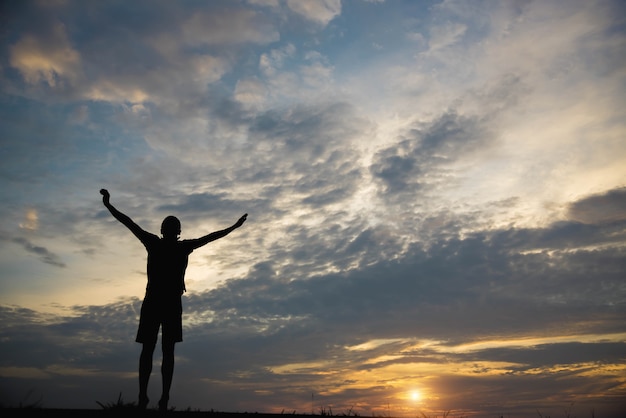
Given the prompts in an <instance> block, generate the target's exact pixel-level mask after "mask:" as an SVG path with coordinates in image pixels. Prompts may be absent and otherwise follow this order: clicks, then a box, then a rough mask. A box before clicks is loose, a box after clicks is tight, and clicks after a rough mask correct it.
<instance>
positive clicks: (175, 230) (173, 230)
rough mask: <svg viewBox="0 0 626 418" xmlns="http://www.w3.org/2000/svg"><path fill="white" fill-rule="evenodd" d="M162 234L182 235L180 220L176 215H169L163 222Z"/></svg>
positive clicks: (170, 235)
mask: <svg viewBox="0 0 626 418" xmlns="http://www.w3.org/2000/svg"><path fill="white" fill-rule="evenodd" d="M161 234H162V235H163V238H174V239H176V238H178V236H179V235H180V221H179V220H178V218H177V217H176V216H171V215H170V216H168V217H167V218H165V219H163V223H162V224H161Z"/></svg>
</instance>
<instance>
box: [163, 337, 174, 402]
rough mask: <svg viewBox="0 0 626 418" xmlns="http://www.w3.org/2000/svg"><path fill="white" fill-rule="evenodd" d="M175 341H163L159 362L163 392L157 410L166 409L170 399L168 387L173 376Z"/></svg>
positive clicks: (170, 385)
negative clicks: (161, 355)
mask: <svg viewBox="0 0 626 418" xmlns="http://www.w3.org/2000/svg"><path fill="white" fill-rule="evenodd" d="M175 344H176V343H175V342H167V343H166V342H163V343H162V346H161V348H162V349H163V362H162V363H161V376H162V378H163V393H162V394H161V400H160V401H159V410H161V411H167V403H168V402H169V400H170V388H171V387H172V377H173V376H174V346H175Z"/></svg>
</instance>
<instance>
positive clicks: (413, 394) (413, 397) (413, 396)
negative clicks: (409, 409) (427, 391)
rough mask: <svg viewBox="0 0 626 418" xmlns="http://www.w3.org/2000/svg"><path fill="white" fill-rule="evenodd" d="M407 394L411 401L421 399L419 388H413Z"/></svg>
mask: <svg viewBox="0 0 626 418" xmlns="http://www.w3.org/2000/svg"><path fill="white" fill-rule="evenodd" d="M409 395H410V397H411V400H412V401H413V402H419V401H421V400H422V393H421V392H420V391H419V390H413V391H411V393H410V394H409Z"/></svg>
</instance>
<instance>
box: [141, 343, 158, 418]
mask: <svg viewBox="0 0 626 418" xmlns="http://www.w3.org/2000/svg"><path fill="white" fill-rule="evenodd" d="M155 347H156V342H154V343H144V344H143V348H142V349H141V355H140V356H139V408H141V409H145V408H146V406H148V401H149V400H148V381H149V380H150V373H152V355H153V354H154V348H155Z"/></svg>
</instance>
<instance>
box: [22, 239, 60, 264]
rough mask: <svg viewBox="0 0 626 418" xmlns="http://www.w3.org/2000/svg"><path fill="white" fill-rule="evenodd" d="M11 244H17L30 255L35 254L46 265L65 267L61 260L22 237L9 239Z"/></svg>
mask: <svg viewBox="0 0 626 418" xmlns="http://www.w3.org/2000/svg"><path fill="white" fill-rule="evenodd" d="M11 241H12V242H14V243H16V244H19V245H20V246H21V247H22V248H24V249H25V250H26V251H28V252H29V253H31V254H35V255H37V256H39V259H40V260H41V261H43V262H44V263H46V264H50V265H51V266H55V267H66V264H65V263H64V262H63V261H62V260H61V258H60V257H59V256H58V255H56V254H54V253H53V252H51V251H50V250H48V249H47V248H45V247H40V246H37V245H34V244H32V243H31V242H30V241H29V240H27V239H26V238H23V237H15V238H12V239H11Z"/></svg>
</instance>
